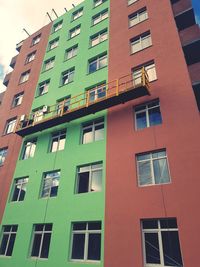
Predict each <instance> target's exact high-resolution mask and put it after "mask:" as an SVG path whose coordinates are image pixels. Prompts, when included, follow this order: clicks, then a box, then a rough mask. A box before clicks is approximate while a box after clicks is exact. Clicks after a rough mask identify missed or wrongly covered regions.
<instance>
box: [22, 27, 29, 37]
mask: <svg viewBox="0 0 200 267" xmlns="http://www.w3.org/2000/svg"><path fill="white" fill-rule="evenodd" d="M23 31H25V33H26V34H27V35H28V36H30V34H29V33H28V32H27V30H26V29H25V28H23Z"/></svg>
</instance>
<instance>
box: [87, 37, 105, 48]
mask: <svg viewBox="0 0 200 267" xmlns="http://www.w3.org/2000/svg"><path fill="white" fill-rule="evenodd" d="M106 41H108V39H106V40H104V41H102V42H100V43H98V44H96V45H93V46H91V45H90V46H89V47H88V49H92V48H93V47H97V46H98V45H100V44H102V43H104V42H106Z"/></svg>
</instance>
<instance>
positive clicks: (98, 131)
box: [94, 124, 104, 141]
mask: <svg viewBox="0 0 200 267" xmlns="http://www.w3.org/2000/svg"><path fill="white" fill-rule="evenodd" d="M103 139H104V125H103V124H102V125H97V126H95V137H94V140H95V141H98V140H103Z"/></svg>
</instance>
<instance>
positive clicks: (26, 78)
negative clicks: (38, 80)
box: [19, 70, 30, 83]
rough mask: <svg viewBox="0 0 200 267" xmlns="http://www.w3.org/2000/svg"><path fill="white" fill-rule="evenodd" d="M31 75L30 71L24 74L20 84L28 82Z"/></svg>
mask: <svg viewBox="0 0 200 267" xmlns="http://www.w3.org/2000/svg"><path fill="white" fill-rule="evenodd" d="M29 75H30V70H28V71H25V72H23V73H22V74H21V77H20V80H19V83H24V82H26V81H28V79H29Z"/></svg>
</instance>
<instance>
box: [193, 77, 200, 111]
mask: <svg viewBox="0 0 200 267" xmlns="http://www.w3.org/2000/svg"><path fill="white" fill-rule="evenodd" d="M192 87H193V90H194V95H195V98H196V102H197V106H198V109H199V111H200V81H199V83H194V84H193V85H192Z"/></svg>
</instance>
